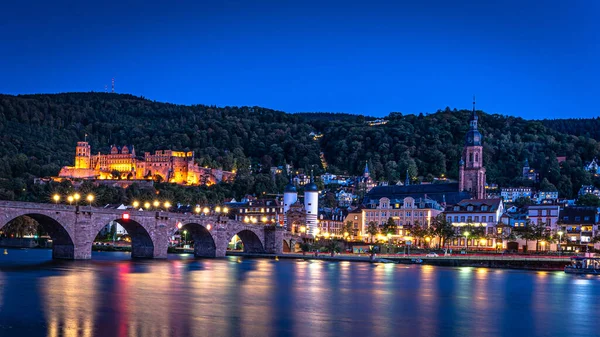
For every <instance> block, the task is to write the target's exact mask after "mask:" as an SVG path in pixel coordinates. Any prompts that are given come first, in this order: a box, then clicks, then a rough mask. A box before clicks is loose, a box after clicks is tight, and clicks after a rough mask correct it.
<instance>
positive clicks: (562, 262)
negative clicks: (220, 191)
mask: <svg viewBox="0 0 600 337" xmlns="http://www.w3.org/2000/svg"><path fill="white" fill-rule="evenodd" d="M227 255H230V256H243V257H250V258H269V259H275V258H279V259H302V260H322V261H350V262H370V263H382V262H394V263H398V264H415V262H414V260H415V259H418V260H421V261H422V262H421V263H418V264H422V265H431V266H442V267H485V268H502V269H521V270H542V271H553V270H564V267H565V266H566V265H568V264H569V263H570V259H569V258H559V257H539V256H535V257H533V256H532V257H528V256H439V257H423V256H406V257H405V256H402V257H396V256H378V257H376V258H375V260H374V261H372V260H371V259H370V257H369V256H368V255H362V256H357V255H346V254H339V255H335V256H331V255H329V254H320V255H319V256H315V255H314V254H306V255H302V254H291V253H285V254H281V255H275V254H248V253H242V252H231V251H228V252H227Z"/></svg>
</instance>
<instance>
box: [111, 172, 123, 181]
mask: <svg viewBox="0 0 600 337" xmlns="http://www.w3.org/2000/svg"><path fill="white" fill-rule="evenodd" d="M110 177H111V178H112V179H121V172H119V171H117V170H112V171H111V172H110Z"/></svg>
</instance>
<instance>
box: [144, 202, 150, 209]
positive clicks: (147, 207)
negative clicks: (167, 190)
mask: <svg viewBox="0 0 600 337" xmlns="http://www.w3.org/2000/svg"><path fill="white" fill-rule="evenodd" d="M144 208H145V209H146V210H149V209H150V203H149V202H147V201H146V202H145V203H144Z"/></svg>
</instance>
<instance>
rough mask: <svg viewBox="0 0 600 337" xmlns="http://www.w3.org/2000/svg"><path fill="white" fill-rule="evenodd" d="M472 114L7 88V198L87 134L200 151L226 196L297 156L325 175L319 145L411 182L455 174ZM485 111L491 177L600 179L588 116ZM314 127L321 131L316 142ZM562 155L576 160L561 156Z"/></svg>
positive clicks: (0, 110) (561, 185) (302, 165)
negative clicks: (15, 92)
mask: <svg viewBox="0 0 600 337" xmlns="http://www.w3.org/2000/svg"><path fill="white" fill-rule="evenodd" d="M470 116H471V112H470V111H466V110H451V109H449V108H446V109H445V110H440V111H437V112H435V113H432V114H427V115H423V114H420V115H403V114H401V113H398V112H394V113H391V114H390V115H389V116H387V117H386V119H387V120H388V121H389V122H388V123H387V124H385V125H378V126H369V125H367V124H366V123H365V121H366V120H371V119H373V118H371V117H365V116H355V115H350V114H331V113H320V114H316V115H312V114H287V113H284V112H280V111H275V110H270V109H266V108H261V107H215V106H205V105H192V106H184V105H175V104H169V103H159V102H155V101H150V100H147V99H144V98H140V97H135V96H132V95H122V94H110V93H65V94H53V95H20V96H9V95H0V132H1V136H0V198H14V199H22V198H27V194H28V193H29V192H30V191H31V189H32V188H34V187H33V185H32V180H33V178H34V177H44V176H54V175H56V174H57V173H58V171H59V170H60V167H62V166H65V165H73V157H74V151H75V144H76V142H77V141H79V140H83V139H84V138H85V135H86V134H87V135H88V136H87V139H88V141H89V142H90V145H91V146H92V151H93V152H94V153H97V152H103V153H106V152H108V150H109V146H110V145H111V144H117V145H124V144H132V145H135V149H136V153H137V154H138V155H143V153H144V152H145V151H154V150H158V149H174V150H186V151H187V150H191V151H195V153H196V160H197V161H198V163H199V164H200V165H202V166H210V167H215V168H222V169H225V170H236V171H237V172H238V179H237V180H236V182H235V183H234V184H230V185H223V186H222V187H219V188H222V189H223V190H222V191H219V192H215V195H217V196H219V197H223V198H228V197H236V198H240V197H241V196H243V195H244V194H255V195H268V194H272V193H277V192H281V189H282V186H283V185H284V184H285V177H273V176H271V175H270V173H269V167H271V166H276V165H283V164H284V163H288V164H292V165H294V167H295V168H297V169H304V170H308V169H310V168H315V169H316V173H321V172H322V171H323V170H322V167H321V160H320V157H319V155H320V152H324V155H325V159H326V161H327V163H328V165H329V167H328V171H330V172H333V173H346V174H360V173H361V172H362V170H363V168H364V164H365V162H368V163H369V168H370V169H371V174H372V175H373V176H375V178H376V179H385V180H389V181H391V182H395V181H398V180H402V181H403V180H404V178H405V174H406V170H408V171H409V174H410V176H411V179H413V180H426V181H430V180H432V179H433V178H434V177H437V176H441V175H442V174H444V175H445V176H447V177H449V178H454V179H455V178H456V177H457V173H458V161H459V159H460V155H461V152H462V146H463V142H464V134H465V132H466V131H467V129H468V125H469V123H468V121H469V119H470ZM479 121H480V122H479V125H480V130H481V132H482V134H483V136H484V161H485V166H486V168H487V173H488V182H492V183H497V184H499V185H501V186H517V185H522V184H527V183H529V182H527V181H522V180H521V179H520V176H521V170H522V165H523V161H524V160H525V158H527V159H529V162H530V164H531V166H532V167H534V168H536V169H538V170H539V172H540V174H541V178H546V179H547V180H548V183H549V185H548V184H546V186H551V187H552V186H555V187H556V188H557V189H558V190H559V192H560V193H561V196H565V197H572V196H574V195H575V194H576V192H577V190H578V189H579V187H580V186H581V185H582V184H594V183H595V184H599V182H598V180H597V179H594V177H593V176H592V175H590V174H589V173H587V172H585V171H584V170H583V165H584V163H585V162H587V161H590V160H591V159H593V158H594V157H595V156H598V155H599V154H600V145H599V143H598V141H597V139H598V138H597V137H595V136H593V135H592V133H590V132H592V131H584V130H588V129H590V128H589V127H587V126H585V125H582V123H581V122H580V121H579V120H564V123H563V124H565V125H566V126H564V125H562V124H560V123H551V122H549V121H527V120H524V119H522V118H516V117H506V116H501V115H488V114H485V113H482V112H479ZM585 121H590V124H593V123H598V119H595V120H585ZM583 124H585V123H583ZM560 125H562V126H560ZM561 128H562V129H561ZM590 130H591V129H590ZM312 131H315V132H320V133H322V134H323V137H322V138H320V139H318V140H314V139H313V138H312V137H310V135H309V134H310V133H311V132H312ZM588 134H589V135H588ZM557 156H566V157H567V160H566V161H565V162H563V163H561V164H560V165H559V163H558V161H557ZM215 188H217V187H215ZM157 189H159V190H162V189H166V187H164V186H158V187H157ZM208 191H209V190H207V191H204V192H205V193H209V192H208ZM193 193H196V192H190V194H193ZM210 193H212V192H210ZM207 198H212V197H208V194H207Z"/></svg>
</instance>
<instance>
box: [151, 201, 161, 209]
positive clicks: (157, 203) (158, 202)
mask: <svg viewBox="0 0 600 337" xmlns="http://www.w3.org/2000/svg"><path fill="white" fill-rule="evenodd" d="M153 206H154V208H155V209H156V208H158V206H160V201H158V200H154V203H153Z"/></svg>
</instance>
